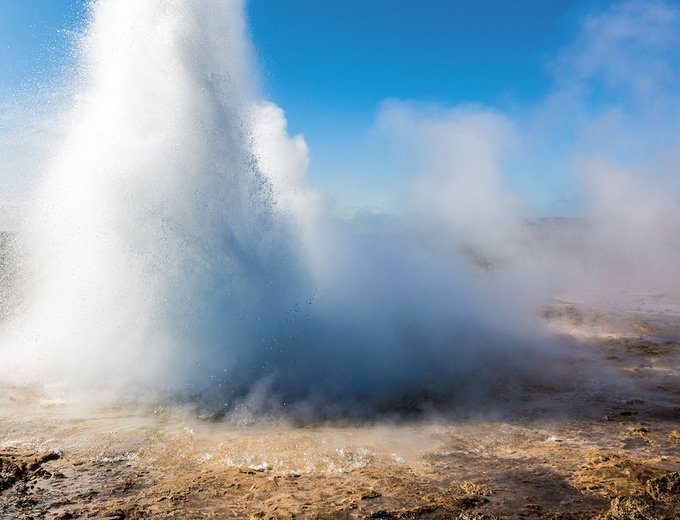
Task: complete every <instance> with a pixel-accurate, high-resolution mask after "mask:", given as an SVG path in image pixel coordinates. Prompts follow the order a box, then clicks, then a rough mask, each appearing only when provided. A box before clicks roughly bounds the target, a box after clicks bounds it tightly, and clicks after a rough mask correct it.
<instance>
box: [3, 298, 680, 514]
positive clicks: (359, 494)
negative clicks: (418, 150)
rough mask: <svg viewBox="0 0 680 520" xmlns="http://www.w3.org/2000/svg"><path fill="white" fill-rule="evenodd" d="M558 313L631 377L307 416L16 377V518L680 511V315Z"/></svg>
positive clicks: (7, 476) (9, 473) (584, 366)
mask: <svg viewBox="0 0 680 520" xmlns="http://www.w3.org/2000/svg"><path fill="white" fill-rule="evenodd" d="M546 318H547V319H548V320H549V322H550V324H551V326H552V327H553V328H554V329H555V330H556V331H557V332H558V333H559V334H562V335H563V336H564V337H566V338H567V341H571V342H572V344H573V348H574V349H585V351H587V352H588V353H589V355H590V358H588V357H587V356H586V358H584V359H583V360H581V361H572V362H573V363H576V366H575V367H574V369H575V370H577V371H584V373H589V372H588V370H589V368H588V366H589V365H590V364H592V363H597V364H598V365H597V366H598V368H597V370H596V372H597V373H602V374H618V375H620V376H623V377H624V378H625V384H618V385H612V386H607V385H606V384H599V385H593V386H587V387H583V388H580V389H565V390H564V391H555V390H551V391H547V390H546V389H545V388H541V387H539V386H533V387H530V388H527V389H524V390H523V392H524V393H523V394H521V395H520V396H519V397H518V398H513V400H512V402H511V403H508V404H507V406H506V407H504V408H503V409H499V408H494V407H489V408H488V409H483V410H481V411H480V410H477V411H476V412H475V413H474V414H473V413H470V412H468V413H465V414H458V415H456V416H455V417H453V416H449V417H448V418H442V417H441V416H439V417H437V418H429V419H427V420H426V419H421V420H412V421H409V422H403V421H401V422H392V423H388V422H381V423H375V424H359V425H346V424H345V425H338V424H336V425H315V426H310V425H308V426H304V427H300V426H292V425H289V424H285V423H283V422H279V423H277V424H269V425H262V424H249V425H241V424H236V423H234V422H229V421H222V422H215V421H209V420H201V419H199V418H197V417H196V416H195V414H191V413H189V412H184V411H182V410H181V409H173V410H169V409H160V408H159V409H156V410H144V409H141V410H140V409H130V408H121V407H118V408H116V407H107V408H103V407H97V406H96V405H90V406H85V405H79V406H78V407H75V406H74V405H73V404H67V403H60V402H56V401H53V400H52V401H49V400H47V399H46V398H45V396H44V395H42V394H41V392H39V391H35V390H32V389H26V388H6V389H4V392H3V395H4V396H5V397H3V398H0V399H2V407H0V410H1V411H0V518H46V519H57V518H60V519H67V518H108V519H139V518H144V519H146V518H182V519H185V518H186V519H198V518H337V519H343V518H347V519H350V518H388V519H397V518H423V519H425V518H427V519H434V518H467V519H492V518H553V519H557V518H563V519H576V518H597V519H661V518H669V519H672V518H680V449H679V442H680V427H679V426H680V344H679V340H678V338H680V317H677V316H672V315H654V316H652V315H642V314H626V313H622V312H621V311H617V312H615V313H614V312H606V311H602V310H600V311H597V312H596V311H591V310H584V309H581V308H577V307H575V306H572V305H566V304H555V305H553V306H551V307H550V308H549V309H548V310H547V312H546ZM597 360H599V361H597ZM579 363H581V365H579ZM607 377H609V376H607ZM605 379H606V378H605Z"/></svg>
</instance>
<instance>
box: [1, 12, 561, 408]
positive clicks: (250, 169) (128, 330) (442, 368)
mask: <svg viewBox="0 0 680 520" xmlns="http://www.w3.org/2000/svg"><path fill="white" fill-rule="evenodd" d="M90 11H91V12H90V20H89V24H88V26H87V28H86V30H85V31H84V33H83V35H82V36H81V38H80V41H79V47H78V48H79V61H78V64H79V71H78V74H77V77H76V78H75V93H74V95H73V97H72V102H71V105H70V106H69V107H67V109H66V117H65V120H66V125H65V129H64V131H63V140H62V141H61V142H60V143H59V146H58V151H57V153H55V154H54V155H53V156H52V157H50V158H49V159H48V160H47V161H46V168H45V172H44V174H43V176H42V178H41V179H40V183H39V189H38V190H37V195H36V197H35V204H34V208H33V210H32V211H31V213H30V218H28V219H27V223H26V226H25V228H24V229H23V230H22V233H21V238H20V243H21V245H22V248H21V251H22V253H21V254H22V266H23V267H22V275H21V291H20V297H19V303H17V305H16V307H15V309H14V311H13V314H12V316H11V317H10V318H9V319H8V320H6V322H5V323H4V330H3V338H4V339H3V343H4V344H3V346H2V348H3V350H4V354H5V358H4V359H5V360H6V361H7V362H6V363H5V364H4V367H3V368H4V372H5V374H4V375H3V377H4V378H6V379H12V380H15V381H21V382H35V381H39V382H42V383H47V384H53V385H55V386H57V387H60V388H66V389H68V390H73V391H81V390H85V391H87V392H88V393H92V392H102V393H107V392H112V393H113V395H115V396H121V395H123V396H126V397H132V398H135V399H137V398H140V397H141V396H151V397H152V398H165V397H172V396H179V397H182V398H187V397H194V398H199V399H201V400H203V401H204V402H208V403H216V404H218V405H219V406H225V405H226V406H228V407H231V406H234V405H235V404H238V403H242V402H244V401H245V402H247V403H249V406H251V407H255V408H257V409H264V408H271V407H272V406H287V407H288V408H292V407H298V408H304V409H317V410H323V411H324V412H330V413H348V412H349V413H363V411H365V410H375V409H376V407H378V408H385V407H388V408H389V407H393V406H404V405H406V406H408V405H411V404H413V403H416V402H420V401H421V400H423V399H434V400H436V399H439V398H444V399H446V400H448V399H450V398H452V397H458V398H459V399H461V400H468V399H470V397H471V396H473V395H477V394H483V393H484V392H486V391H490V390H493V389H494V388H497V387H498V385H501V386H502V385H505V384H506V383H507V381H506V380H505V379H507V378H505V379H504V377H505V376H506V375H507V374H513V377H515V376H517V375H518V374H519V372H520V369H519V367H520V366H525V367H526V368H527V370H528V371H531V367H528V366H526V365H527V363H526V359H527V357H526V355H525V353H526V352H527V351H530V352H532V357H533V358H535V357H536V355H537V353H538V351H537V350H536V348H535V347H534V346H533V345H535V344H536V342H535V341H534V340H535V339H536V334H537V332H536V328H535V327H534V326H533V325H534V323H533V321H532V320H533V312H534V307H533V305H534V303H535V300H534V297H533V290H532V289H531V288H527V287H523V286H522V282H521V280H518V279H517V278H516V277H514V276H513V275H512V273H509V274H508V273H506V274H504V273H502V272H494V273H488V272H485V271H484V269H480V268H479V266H477V265H475V264H474V262H473V263H471V262H469V261H468V259H467V258H466V256H465V254H463V255H461V254H459V252H458V251H454V250H452V249H451V248H450V247H449V243H448V242H447V241H446V240H444V239H442V240H432V237H433V236H435V237H436V234H434V235H433V234H432V233H428V237H429V239H428V240H424V239H423V235H422V233H421V232H420V231H419V230H418V229H417V228H418V225H417V223H416V224H414V226H413V229H411V230H410V231H409V227H408V226H406V228H405V229H406V230H407V231H405V232H400V233H382V234H373V235H366V234H358V233H355V232H354V231H353V230H352V229H351V226H344V225H342V224H340V223H337V222H336V223H330V221H329V220H327V219H326V218H324V217H323V212H322V211H321V210H320V208H319V207H318V206H317V205H316V202H317V199H316V198H315V197H314V196H313V195H312V194H309V193H306V192H305V190H304V189H303V186H302V185H301V184H300V183H301V180H302V176H303V175H304V169H305V167H306V147H305V146H304V141H301V138H299V137H298V138H294V139H291V138H290V137H288V136H287V134H286V132H285V119H284V118H283V116H282V113H281V112H280V110H278V109H277V108H276V107H273V106H272V105H267V104H263V103H262V102H261V101H260V100H259V99H258V97H257V95H256V92H257V88H256V80H255V78H254V74H253V71H252V69H251V63H252V60H251V56H250V54H251V52H250V48H249V44H248V39H247V37H246V34H245V33H246V28H245V23H244V16H243V6H242V4H241V2H239V1H233V0H230V1H214V0H172V1H169V0H148V1H144V2H139V1H137V0H97V1H94V2H92V4H91V5H90ZM282 156H285V157H283V158H282ZM276 158H279V159H280V162H277V160H276ZM433 242H434V244H433ZM542 340H545V338H542ZM544 343H547V344H550V343H551V342H550V341H544ZM541 352H543V354H545V355H548V352H547V351H546V349H542V350H541ZM501 367H502V368H501Z"/></svg>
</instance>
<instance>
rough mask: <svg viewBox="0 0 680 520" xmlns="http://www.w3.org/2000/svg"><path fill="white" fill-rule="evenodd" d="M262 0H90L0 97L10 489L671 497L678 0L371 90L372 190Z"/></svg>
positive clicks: (563, 506) (677, 304) (51, 494)
mask: <svg viewBox="0 0 680 520" xmlns="http://www.w3.org/2000/svg"><path fill="white" fill-rule="evenodd" d="M254 3H255V0H253V4H254ZM406 3H408V2H406ZM435 3H436V2H435ZM444 4H445V3H440V4H437V5H438V8H441V9H444ZM17 5H18V4H17ZM250 5H252V4H244V3H243V2H242V1H241V0H145V1H144V2H142V1H138V0H92V1H89V2H85V3H83V5H82V10H83V17H82V21H81V22H79V23H77V24H75V26H74V27H72V28H70V29H69V32H68V35H67V36H68V40H69V51H68V52H65V55H64V56H63V57H62V58H61V59H63V63H61V65H60V66H59V67H57V69H58V70H57V72H56V73H55V74H54V76H55V77H50V78H49V81H48V80H47V79H45V81H44V83H43V84H41V85H40V87H36V88H30V89H28V91H27V92H26V91H24V92H22V93H20V94H16V95H14V96H10V97H7V100H4V99H3V100H2V104H1V105H0V123H2V126H0V137H1V138H2V141H1V142H0V162H1V168H2V170H1V172H0V174H1V175H2V177H3V181H4V182H6V185H5V186H3V192H2V194H3V198H2V199H1V200H0V222H1V223H2V229H0V390H1V392H0V518H8V519H10V518H26V519H28V518H35V519H38V518H41V519H42V518H44V519H72V518H110V519H141V518H144V519H147V518H187V519H192V518H197V519H198V518H270V519H278V518H310V519H311V518H338V519H345V518H347V519H351V518H395V519H396V518H424V519H425V518H428V519H434V518H467V519H494V518H554V519H557V518H565V519H567V518H569V519H572V518H599V519H666V518H667V519H672V518H679V517H680V261H678V259H680V182H679V181H678V179H680V156H679V155H678V152H677V150H678V149H680V146H679V143H680V126H678V121H680V117H679V116H680V98H679V97H678V95H677V92H680V68H679V67H678V65H680V62H679V60H678V53H677V49H678V48H680V46H678V43H679V42H678V41H677V37H676V36H675V35H677V34H680V9H678V7H677V5H674V4H673V3H671V2H664V1H661V0H659V1H655V2H649V3H644V2H638V1H634V0H633V1H627V2H613V3H612V4H611V5H608V7H607V8H606V9H605V8H601V10H600V11H597V12H592V13H591V12H589V13H588V14H587V16H586V15H584V18H583V19H584V22H583V24H582V28H581V29H580V30H579V31H577V35H576V36H575V38H574V43H572V44H570V45H568V46H566V48H565V50H563V51H561V52H560V53H559V55H558V57H557V58H556V59H555V60H554V62H552V63H553V65H554V67H553V68H554V69H555V70H557V72H555V73H554V74H555V79H554V80H553V82H554V86H552V87H550V90H549V92H548V93H547V94H546V95H545V96H544V98H543V99H541V100H540V101H538V102H535V103H534V104H533V105H532V106H531V107H529V108H526V107H520V106H519V105H521V103H516V102H513V103H510V105H511V108H508V109H507V110H505V111H503V110H501V109H499V108H498V107H491V106H485V105H483V104H480V103H476V102H475V103H472V102H469V103H459V104H456V105H454V106H443V105H442V106H439V105H436V104H432V103H418V102H416V101H414V100H411V99H404V100H400V99H396V98H388V96H387V94H386V95H385V101H384V102H383V103H382V104H381V105H380V107H379V109H378V110H377V113H376V114H373V116H374V117H375V120H376V121H375V125H374V128H373V130H372V132H375V133H380V134H381V135H382V136H383V137H384V138H385V139H387V140H388V141H389V142H390V143H391V145H390V146H388V147H387V148H385V149H384V150H383V149H381V150H380V152H379V153H378V154H377V155H378V156H379V159H380V160H384V163H382V164H384V165H386V166H384V169H385V170H386V171H389V172H391V169H392V168H394V169H395V172H391V173H394V175H397V173H396V169H397V166H395V165H402V166H403V168H404V169H405V170H407V171H408V174H403V175H404V177H400V181H399V185H400V186H402V188H403V189H401V191H400V192H399V193H398V194H396V192H395V193H392V195H390V196H391V197H392V199H390V200H391V202H390V203H389V204H383V205H382V206H381V205H380V204H377V203H376V204H375V205H371V204H370V203H369V204H365V203H364V207H362V208H360V209H356V207H355V206H356V205H357V204H359V202H358V201H359V199H361V198H362V197H364V198H365V196H366V194H365V193H363V194H362V195H361V196H359V195H358V191H357V192H356V193H357V194H356V197H355V198H356V200H354V199H352V201H351V204H349V203H348V202H347V200H345V202H344V205H343V202H342V201H339V199H338V197H339V196H338V195H336V194H334V193H333V190H332V189H330V188H328V186H326V187H325V189H321V188H320V187H319V185H318V184H315V181H314V176H313V175H311V173H310V172H313V171H315V170H309V168H310V158H311V160H312V162H313V159H314V151H313V149H310V148H309V147H308V144H307V142H306V141H305V137H304V136H303V135H291V133H289V130H288V122H287V119H286V114H285V112H284V110H285V108H286V107H279V106H278V105H277V104H275V103H273V102H271V101H268V100H267V96H266V95H265V94H264V93H263V92H265V91H266V88H265V87H264V86H263V83H265V80H263V79H262V77H263V76H264V77H265V78H266V72H263V69H264V68H265V66H264V65H262V64H260V62H259V61H258V56H259V55H258V48H257V45H256V44H257V42H258V40H257V39H255V38H253V36H252V35H251V32H250V28H249V22H250V19H249V16H248V13H249V12H250V11H248V8H249V6H250ZM329 5H330V4H329ZM400 5H401V4H400ZM433 5H434V4H433ZM450 8H451V6H449V7H447V8H446V9H450ZM446 9H444V10H446ZM650 35H654V36H650ZM312 44H313V42H309V45H312ZM442 52H444V51H442ZM268 59H269V60H272V59H274V58H272V57H271V56H270V57H268ZM328 59H329V60H332V57H329V58H328ZM310 74H312V73H311V72H310ZM310 77H311V76H310ZM310 81H311V80H310ZM0 86H1V85H0ZM676 87H679V88H676ZM366 90H369V88H368V85H366ZM348 96H349V94H348ZM328 125H329V126H332V123H330V122H329V123H328ZM367 139H368V138H367ZM376 142H377V141H376ZM376 146H378V145H377V144H376ZM388 150H391V151H392V153H394V154H395V155H394V156H393V157H388ZM383 152H384V153H383ZM352 154H353V150H352V149H347V150H342V153H341V154H338V156H337V157H342V156H351V155H352ZM339 160H340V159H339ZM374 163H375V164H374ZM378 163H379V162H376V161H373V162H371V168H376V171H377V170H379V169H380V166H378ZM308 170H309V171H308ZM535 172H539V173H535ZM381 175H382V176H381ZM384 175H386V174H385V172H383V173H382V174H380V175H379V174H378V173H376V176H375V179H374V180H373V181H372V183H373V184H374V186H373V189H374V190H375V193H377V194H379V195H380V196H382V195H384V193H382V192H383V191H384V192H387V191H388V185H389V186H391V184H390V183H389V182H388V181H387V180H386V179H387V177H385V176H384ZM532 176H536V178H540V179H541V180H540V182H539V181H537V180H536V178H533V177H532ZM350 177H351V176H350ZM532 178H533V180H531V179H532ZM546 179H547V180H546ZM336 181H337V183H340V179H339V178H338V179H336ZM316 182H319V181H318V180H317V181H316ZM343 182H345V181H343ZM362 182H364V181H362ZM330 185H332V183H331V184H330ZM354 188H356V190H359V183H357V184H356V186H354ZM364 188H365V186H364ZM383 188H384V189H383ZM362 189H363V188H362ZM380 196H378V197H377V198H380ZM387 198H389V197H387V196H386V198H385V200H387ZM376 200H377V199H376ZM550 200H552V201H553V202H554V204H553V205H552V206H550V208H548V205H549V204H548V203H547V202H546V201H550ZM383 202H384V201H383ZM381 204H382V203H381ZM350 206H351V207H352V208H354V209H353V210H351V211H350V209H348V208H350Z"/></svg>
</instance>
